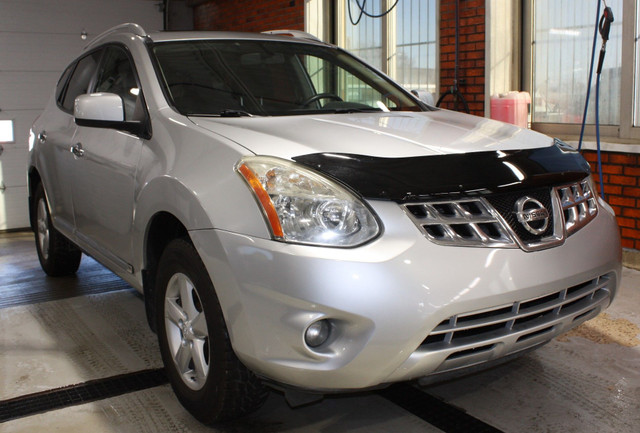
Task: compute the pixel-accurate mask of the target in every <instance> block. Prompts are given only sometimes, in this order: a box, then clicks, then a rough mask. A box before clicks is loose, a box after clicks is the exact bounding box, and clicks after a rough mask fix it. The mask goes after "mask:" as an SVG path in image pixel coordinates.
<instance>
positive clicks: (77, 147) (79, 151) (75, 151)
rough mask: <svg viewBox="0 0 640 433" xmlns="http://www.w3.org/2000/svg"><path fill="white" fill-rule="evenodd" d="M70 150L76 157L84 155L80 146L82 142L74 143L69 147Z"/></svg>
mask: <svg viewBox="0 0 640 433" xmlns="http://www.w3.org/2000/svg"><path fill="white" fill-rule="evenodd" d="M69 150H70V151H71V153H73V156H75V157H78V158H82V157H83V156H84V149H83V148H82V143H76V144H75V145H73V146H71V149H69Z"/></svg>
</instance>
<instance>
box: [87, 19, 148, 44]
mask: <svg viewBox="0 0 640 433" xmlns="http://www.w3.org/2000/svg"><path fill="white" fill-rule="evenodd" d="M117 33H133V34H134V35H136V36H140V37H145V36H147V32H145V31H144V29H143V28H142V26H140V25H139V24H135V23H124V24H119V25H117V26H115V27H111V28H110V29H109V30H106V31H104V32H102V33H100V34H99V35H98V36H96V37H95V38H93V40H92V41H91V42H89V43H88V44H87V45H85V47H84V49H85V50H87V49H89V48H92V47H94V46H95V45H96V44H98V43H99V42H100V40H101V39H103V38H104V37H105V36H107V35H114V34H117Z"/></svg>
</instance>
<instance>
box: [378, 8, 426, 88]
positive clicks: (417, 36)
mask: <svg viewBox="0 0 640 433" xmlns="http://www.w3.org/2000/svg"><path fill="white" fill-rule="evenodd" d="M395 17H396V25H395V28H396V31H397V35H396V46H395V52H394V50H393V47H390V49H389V51H390V57H392V56H395V71H390V72H391V75H392V76H393V78H394V79H395V80H396V81H398V82H399V83H400V84H402V85H403V86H405V87H406V88H407V89H410V90H413V89H416V90H417V89H421V90H427V91H429V92H431V93H435V92H436V84H437V83H436V53H437V46H436V44H437V41H436V25H437V23H436V18H437V16H436V0H428V1H424V0H404V1H401V2H398V5H397V6H396V15H395Z"/></svg>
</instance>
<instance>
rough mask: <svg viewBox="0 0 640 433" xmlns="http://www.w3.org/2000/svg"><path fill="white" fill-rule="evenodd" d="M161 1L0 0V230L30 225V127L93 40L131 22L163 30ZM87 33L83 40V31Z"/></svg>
mask: <svg viewBox="0 0 640 433" xmlns="http://www.w3.org/2000/svg"><path fill="white" fill-rule="evenodd" d="M159 3H161V2H160V1H159V0H108V1H106V0H56V1H51V0H0V53H2V54H1V55H0V146H2V148H3V151H2V153H1V154H0V230H7V229H16V228H22V227H27V226H28V225H29V218H28V210H27V195H28V194H27V181H26V166H27V154H28V136H29V128H30V127H31V124H32V123H33V121H34V120H35V118H36V117H37V116H38V115H39V114H40V112H41V111H42V109H43V108H44V106H45V104H46V103H47V101H48V99H49V97H50V95H51V93H52V91H53V87H54V86H55V84H56V81H57V80H58V78H59V77H60V74H61V73H62V70H63V69H64V68H65V67H66V66H67V64H68V63H69V62H70V61H71V60H72V59H73V58H74V57H76V56H77V55H78V54H79V53H80V51H81V49H82V47H84V46H85V45H86V44H87V43H88V42H90V41H91V39H92V38H93V37H95V36H97V35H98V34H100V33H102V32H103V31H105V30H107V29H108V28H110V27H113V26H115V25H117V24H121V23H124V22H135V23H138V24H140V25H141V26H142V27H143V28H144V29H145V30H147V31H152V30H159V29H162V23H163V14H162V12H161V11H160V10H159V8H158V4H159ZM85 34H86V39H85V38H83V35H85Z"/></svg>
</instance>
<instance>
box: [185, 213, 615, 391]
mask: <svg viewBox="0 0 640 433" xmlns="http://www.w3.org/2000/svg"><path fill="white" fill-rule="evenodd" d="M371 205H372V207H373V208H374V209H375V211H376V212H377V213H378V215H379V216H380V218H381V220H382V221H383V222H384V225H385V232H384V233H383V235H382V236H380V237H379V238H378V239H376V240H375V241H374V242H371V243H369V244H367V245H364V246H362V247H358V248H353V249H335V248H322V247H310V246H302V245H291V244H285V243H281V242H276V241H272V240H266V239H260V238H255V237H249V236H245V235H240V234H237V233H231V232H225V231H219V230H201V231H193V232H191V233H190V235H191V237H192V240H193V241H194V244H195V246H196V248H197V249H198V251H199V252H200V254H201V257H202V259H203V262H204V263H205V265H206V266H207V269H208V270H209V273H210V275H211V277H212V281H213V284H214V286H215V287H216V291H217V294H218V297H219V299H220V303H221V305H222V307H223V311H224V314H225V320H226V323H227V327H228V329H229V334H230V337H231V341H232V344H233V347H234V350H235V351H236V353H237V355H238V357H239V358H240V359H241V360H242V362H243V363H244V364H245V365H247V367H249V368H250V369H251V370H253V371H255V372H256V373H257V374H259V375H261V376H264V377H266V378H269V379H271V380H274V381H277V382H281V383H284V384H287V385H290V386H294V387H298V388H304V389H309V390H315V391H324V392H330V391H341V390H355V389H362V388H369V387H375V386H377V385H380V384H384V383H389V382H395V381H402V380H409V379H413V378H417V377H421V376H425V375H429V374H434V373H440V372H443V371H449V370H453V369H459V368H464V367H468V366H471V365H476V364H479V363H482V362H487V361H492V360H495V359H497V358H500V357H502V356H508V355H511V354H514V353H517V352H519V351H524V350H527V349H528V348H531V347H534V346H537V345H540V344H542V343H543V342H545V341H548V340H549V339H551V338H553V337H554V336H555V335H558V334H559V333H562V332H565V331H566V330H568V329H570V328H572V327H574V326H577V325H578V324H579V323H581V322H582V321H584V320H587V319H589V318H591V317H594V316H595V315H597V314H598V313H599V312H600V311H601V310H602V309H604V308H606V307H607V306H608V304H609V302H610V301H611V299H612V298H613V296H615V292H616V289H617V287H618V284H619V279H620V269H621V262H620V260H621V257H620V254H621V253H620V241H619V234H618V228H617V225H616V223H615V217H614V216H613V214H612V212H610V210H609V209H608V207H602V208H601V209H600V212H599V213H598V216H597V217H596V218H595V219H594V220H593V221H592V222H591V223H590V224H588V225H587V226H586V227H584V228H583V229H582V230H580V231H579V232H577V233H576V234H574V235H573V236H571V237H569V238H568V239H566V241H565V242H564V244H563V245H561V246H559V247H555V248H550V249H546V250H542V251H536V252H524V251H522V250H520V249H501V248H472V247H466V248H462V247H452V246H441V245H436V244H434V243H431V242H429V241H428V240H427V239H425V238H424V236H423V235H422V234H421V233H420V232H419V231H418V229H417V228H416V226H415V225H414V224H413V223H412V222H411V221H410V220H409V219H408V218H407V216H406V215H405V214H404V212H403V211H402V210H401V209H400V207H399V206H398V205H397V204H395V203H392V202H371ZM605 206H606V205H605ZM570 288H573V289H570ZM585 288H586V289H585ZM577 292H580V293H583V292H584V293H586V294H585V295H584V296H582V295H581V297H580V299H581V300H582V301H580V302H582V304H580V305H578V304H576V303H573V304H571V305H568V304H569V303H570V302H572V301H575V300H576V298H575V296H577V295H572V294H575V293H577ZM587 292H588V293H587ZM552 294H557V296H559V297H562V296H564V300H565V301H566V302H565V301H563V302H564V303H565V304H567V307H566V308H564V312H562V314H561V310H562V309H563V307H562V305H561V304H562V303H558V301H556V299H555V298H553V295H552ZM563 294H564V295H563ZM550 295H551V296H550ZM567 295H570V296H574V298H570V297H567ZM552 298H553V299H552ZM538 299H541V300H540V301H537V300H538ZM585 299H586V301H585ZM523 302H528V303H527V304H523ZM545 302H546V303H545ZM554 302H556V304H553V303H554ZM543 304H544V305H543ZM521 305H524V306H525V307H527V308H529V307H534V310H526V311H527V314H526V316H527V317H528V319H526V320H525V319H524V318H522V317H521V319H523V320H521V321H520V322H516V321H517V320H519V319H518V317H516V316H513V317H511V316H509V311H511V312H512V313H513V312H517V311H518V309H519V308H520V306H521ZM542 310H544V311H542ZM531 311H534V312H533V313H531ZM556 313H557V314H556ZM460 317H467V319H468V320H467V321H466V324H467V325H468V324H469V323H475V324H480V325H482V326H486V328H483V330H482V331H481V332H476V331H474V330H471V331H468V330H464V329H458V330H455V329H450V326H451V325H456V324H457V323H458V318H460ZM320 319H329V320H330V322H331V325H332V334H331V337H330V338H329V340H328V341H327V342H326V343H324V344H323V345H321V346H319V347H316V348H310V347H308V346H307V345H306V344H305V342H304V337H303V335H304V331H305V330H306V328H307V327H308V326H309V325H310V324H311V323H313V322H315V321H317V320H320ZM474 320H475V322H473V321H474ZM479 320H480V321H479ZM500 321H502V322H501V323H503V324H505V323H506V324H507V325H509V326H507V327H508V328H509V332H507V330H505V329H499V327H495V326H493V325H495V324H496V323H498V322H500ZM462 322H464V320H460V323H462ZM480 322H481V323H480ZM523 322H526V323H527V325H526V326H522V325H518V323H523ZM447 326H449V328H447ZM467 328H469V327H468V326H467ZM471 328H476V327H475V326H471ZM458 331H460V332H459V333H458V334H457V337H456V332H458ZM432 332H435V334H432ZM430 334H432V336H429V335H430ZM433 335H445V337H444V338H441V337H435V339H434V337H433ZM428 337H429V338H428Z"/></svg>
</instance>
